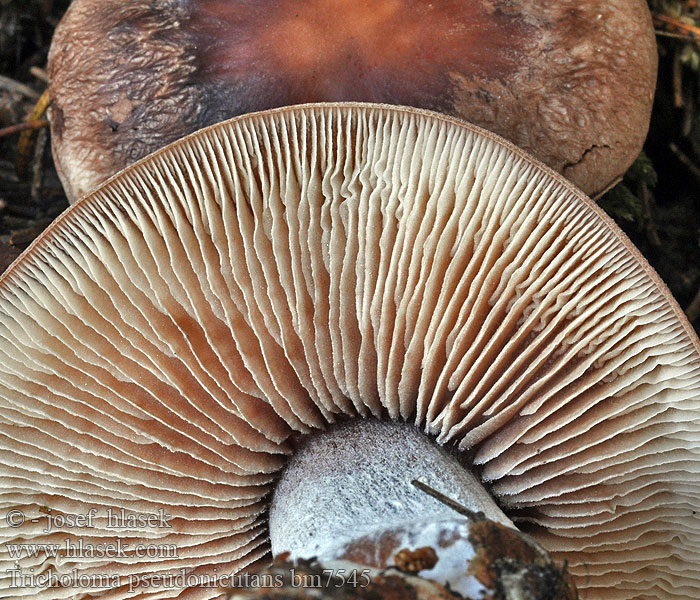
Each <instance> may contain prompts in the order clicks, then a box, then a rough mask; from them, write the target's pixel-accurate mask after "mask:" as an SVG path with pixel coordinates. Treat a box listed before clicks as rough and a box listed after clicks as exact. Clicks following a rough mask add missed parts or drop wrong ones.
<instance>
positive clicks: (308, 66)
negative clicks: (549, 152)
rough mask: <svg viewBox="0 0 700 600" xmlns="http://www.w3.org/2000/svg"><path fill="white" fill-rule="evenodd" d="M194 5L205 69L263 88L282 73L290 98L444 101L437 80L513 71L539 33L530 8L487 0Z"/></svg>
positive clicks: (443, 84)
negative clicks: (526, 12)
mask: <svg viewBox="0 0 700 600" xmlns="http://www.w3.org/2000/svg"><path fill="white" fill-rule="evenodd" d="M193 10H194V11H195V12H194V14H193V20H194V23H195V28H196V29H197V30H198V31H200V32H201V33H200V36H201V39H202V40H203V43H202V45H201V48H202V49H203V53H201V54H200V56H201V60H202V66H203V68H204V69H206V71H207V75H206V77H209V78H211V79H212V80H219V81H224V82H226V83H227V85H232V82H235V83H237V84H240V85H247V86H248V87H249V88H250V90H251V92H253V93H256V94H257V95H261V94H262V95H267V93H266V92H265V91H261V87H262V88H263V90H264V89H266V88H267V85H268V84H269V82H271V81H273V80H274V81H275V82H276V83H275V89H276V92H277V94H279V91H280V90H282V96H284V99H283V102H281V103H288V104H294V103H298V102H311V101H334V100H363V101H375V102H391V103H393V104H396V103H404V104H413V105H416V106H423V107H429V108H438V109H439V108H440V107H441V105H443V104H448V101H449V98H447V97H445V95H443V96H441V97H439V98H437V99H435V90H436V89H440V90H450V89H451V85H450V78H451V77H452V76H453V75H454V74H456V73H458V74H460V76H462V77H465V76H466V77H469V76H470V74H473V75H475V76H477V75H480V76H483V75H486V74H488V76H489V77H490V78H501V77H505V76H507V75H508V74H509V73H511V72H512V71H513V70H515V69H516V68H518V66H519V65H520V64H521V63H522V54H523V52H524V51H525V50H526V49H527V48H529V47H531V45H532V44H533V43H534V42H535V41H536V39H537V37H538V32H537V29H536V28H535V27H533V26H532V25H528V24H526V23H525V22H523V21H522V18H521V15H519V14H518V13H515V12H513V11H503V10H495V9H493V8H492V7H491V6H490V5H489V3H488V2H486V1H485V0H484V1H465V0H440V1H438V0H433V1H432V2H425V1H424V2H419V1H412V2H411V1H407V0H307V1H305V2H299V1H294V0H280V1H277V2H274V3H273V2H271V1H264V2H256V3H247V2H241V1H238V2H230V1H228V0H227V1H224V0H205V1H203V2H200V3H198V4H197V6H196V7H195V8H194V9H193ZM270 93H271V92H270ZM447 95H449V91H448V94H447ZM430 97H432V98H433V99H434V100H432V101H429V100H426V99H427V98H430Z"/></svg>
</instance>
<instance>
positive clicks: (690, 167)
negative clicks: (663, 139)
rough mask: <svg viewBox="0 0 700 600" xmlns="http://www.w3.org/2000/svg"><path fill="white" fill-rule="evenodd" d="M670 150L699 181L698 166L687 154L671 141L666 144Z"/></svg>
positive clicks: (699, 169)
mask: <svg viewBox="0 0 700 600" xmlns="http://www.w3.org/2000/svg"><path fill="white" fill-rule="evenodd" d="M668 147H669V149H670V150H671V152H673V153H674V154H675V155H676V158H677V159H678V160H679V161H680V162H681V164H682V165H683V166H685V167H686V168H687V169H688V170H689V171H690V172H691V173H692V174H693V175H694V176H695V177H696V178H697V179H698V180H699V181H700V167H698V166H697V165H696V164H695V163H694V162H693V161H692V160H690V158H688V156H687V155H686V154H685V152H683V151H682V150H681V149H680V148H679V147H678V146H676V144H674V143H673V142H671V143H670V144H669V145H668Z"/></svg>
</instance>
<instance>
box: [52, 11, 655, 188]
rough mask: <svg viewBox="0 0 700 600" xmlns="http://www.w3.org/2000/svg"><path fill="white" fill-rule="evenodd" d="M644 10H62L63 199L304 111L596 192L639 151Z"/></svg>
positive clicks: (649, 73)
mask: <svg viewBox="0 0 700 600" xmlns="http://www.w3.org/2000/svg"><path fill="white" fill-rule="evenodd" d="M656 61H657V59H656V44H655V38H654V31H653V27H652V23H651V16H650V14H649V9H648V7H647V3H646V2H645V0H593V1H590V0H589V1H587V2H580V1H578V0H545V1H540V2H523V1H516V2H512V1H505V0H497V1H495V2H494V1H492V0H443V1H441V2H429V1H428V0H423V1H418V2H415V1H411V2H405V1H395V0H371V1H363V2H355V1H349V0H306V1H304V2H297V1H294V2H291V1H289V0H283V1H279V0H275V1H274V2H273V1H272V0H267V1H265V2H254V3H251V2H241V1H229V0H227V1H225V2H222V1H221V0H199V1H196V2H195V1H192V0H185V1H181V2H175V3H174V2H161V1H160V0H138V1H132V2H128V3H125V2H122V1H121V0H100V1H99V2H98V1H96V0H75V1H74V2H73V3H72V4H71V6H70V8H69V10H68V12H67V13H66V15H65V17H64V19H63V20H62V21H61V23H60V25H59V26H58V28H57V29H56V33H55V37H54V40H53V43H52V47H51V51H50V54H49V65H48V70H49V77H50V81H51V84H50V91H51V106H50V119H51V130H52V144H53V150H54V158H55V162H56V166H57V169H58V172H59V174H60V175H61V179H62V181H63V184H64V187H65V189H66V193H67V195H68V197H69V199H71V200H73V201H75V200H77V199H78V198H79V197H80V196H81V195H83V194H84V193H87V192H88V191H90V190H91V189H93V188H94V187H95V186H96V185H97V184H98V183H100V182H102V181H104V180H105V179H107V178H108V177H109V176H110V175H112V174H114V173H116V172H117V171H118V170H120V169H122V168H123V167H125V166H127V165H128V164H130V163H132V162H133V161H135V160H136V159H138V158H141V157H143V156H145V155H146V154H148V153H149V152H152V151H153V150H155V149H157V148H160V147H161V146H164V145H165V144H167V143H169V142H173V141H175V140H177V139H179V138H180V137H182V136H184V135H186V134H188V133H191V132H193V131H195V130H197V129H199V128H201V127H204V126H206V125H210V124H212V123H215V122H217V121H220V120H223V119H225V118H229V117H232V116H236V115H239V114H244V113H248V112H253V111H257V110H264V109H268V108H274V107H279V106H287V105H292V104H299V103H304V102H322V101H367V102H386V103H390V104H402V105H406V106H416V107H419V108H427V109H432V110H438V111H440V112H443V113H446V114H449V115H452V116H455V117H459V118H463V119H465V120H467V121H470V122H473V123H476V124H477V125H481V126H483V127H485V128H486V129H489V130H491V131H494V132H496V133H498V134H500V135H502V136H504V137H506V138H507V139H509V140H511V141H512V142H513V143H515V144H516V145H518V146H520V147H522V148H524V149H525V150H526V151H529V152H530V153H531V154H533V155H534V156H536V157H537V158H539V159H540V160H542V161H543V162H545V163H546V164H548V165H549V166H551V167H552V168H554V169H555V170H557V171H559V172H560V173H563V174H564V175H565V176H566V177H567V178H568V179H570V180H571V181H573V182H574V183H575V184H576V185H578V186H579V187H581V189H583V190H584V192H586V193H588V194H590V195H596V194H598V193H601V192H602V191H604V190H605V189H606V188H607V187H609V186H610V185H611V184H612V183H614V182H615V181H616V180H618V179H619V178H620V177H621V175H622V173H624V171H625V170H626V169H627V167H628V166H629V165H630V164H631V162H632V161H633V160H634V159H635V158H636V156H637V154H638V153H639V151H640V149H641V147H642V143H643V141H644V138H645V136H646V132H647V128H648V126H649V115H650V111H651V103H652V96H653V91H654V84H655V79H656Z"/></svg>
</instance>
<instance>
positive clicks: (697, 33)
mask: <svg viewBox="0 0 700 600" xmlns="http://www.w3.org/2000/svg"><path fill="white" fill-rule="evenodd" d="M654 22H655V23H656V24H657V25H658V24H663V25H670V26H671V27H675V28H676V29H680V30H681V31H687V32H688V33H689V34H690V35H691V36H692V38H693V40H697V38H699V37H700V27H697V26H695V25H691V24H690V23H685V22H684V21H680V20H679V19H676V18H675V17H669V16H668V15H654Z"/></svg>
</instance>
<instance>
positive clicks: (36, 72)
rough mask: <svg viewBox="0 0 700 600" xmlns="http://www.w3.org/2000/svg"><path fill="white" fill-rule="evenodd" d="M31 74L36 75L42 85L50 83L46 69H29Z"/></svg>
mask: <svg viewBox="0 0 700 600" xmlns="http://www.w3.org/2000/svg"><path fill="white" fill-rule="evenodd" d="M29 72H30V73H31V74H32V75H34V77H36V78H37V79H38V80H39V81H41V82H42V83H48V82H49V75H48V73H47V72H46V71H44V69H42V68H40V67H37V66H34V67H30V68H29Z"/></svg>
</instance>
